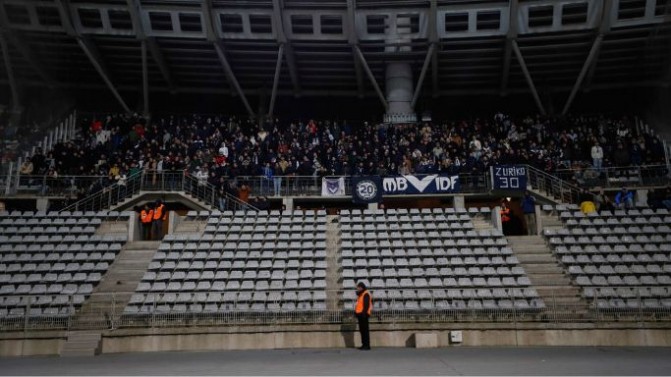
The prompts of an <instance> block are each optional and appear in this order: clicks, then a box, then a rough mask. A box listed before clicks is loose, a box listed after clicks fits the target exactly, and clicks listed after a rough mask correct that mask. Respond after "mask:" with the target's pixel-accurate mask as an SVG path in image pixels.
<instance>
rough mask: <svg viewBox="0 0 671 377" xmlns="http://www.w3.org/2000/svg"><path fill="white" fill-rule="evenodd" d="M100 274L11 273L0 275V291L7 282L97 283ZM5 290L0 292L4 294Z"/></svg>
mask: <svg viewBox="0 0 671 377" xmlns="http://www.w3.org/2000/svg"><path fill="white" fill-rule="evenodd" d="M101 277H102V275H101V274H100V272H89V273H87V272H74V273H70V272H65V273H59V274H57V273H51V272H49V273H45V274H40V273H35V274H28V275H27V274H13V275H7V274H2V275H0V284H2V285H0V292H3V289H4V288H6V287H7V286H8V284H24V283H29V284H31V283H32V284H36V283H56V282H58V283H69V282H74V283H77V282H91V283H97V282H99V281H100V279H101ZM6 293H7V292H4V293H0V294H6Z"/></svg>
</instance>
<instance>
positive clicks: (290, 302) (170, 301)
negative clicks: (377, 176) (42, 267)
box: [124, 211, 327, 315]
mask: <svg viewBox="0 0 671 377" xmlns="http://www.w3.org/2000/svg"><path fill="white" fill-rule="evenodd" d="M208 215H209V214H208ZM206 221H207V227H206V228H205V230H204V234H203V235H202V236H201V235H175V236H171V235H169V236H167V237H166V238H165V239H164V241H163V242H162V243H161V245H160V246H159V249H158V251H157V252H156V254H155V255H154V258H153V260H152V262H151V264H150V266H149V269H148V271H147V272H146V273H145V275H144V277H143V278H142V281H141V282H140V284H139V285H138V287H137V289H136V293H135V294H134V295H133V296H132V298H131V300H130V302H129V305H128V306H127V307H126V308H125V310H124V314H125V315H144V314H166V313H173V314H179V313H194V314H199V313H218V312H220V313H226V312H245V313H250V312H253V313H264V312H280V311H281V312H305V311H325V310H326V309H327V307H326V299H327V297H326V268H327V262H326V250H325V249H326V244H325V223H326V215H325V212H324V211H318V212H316V211H295V212H293V213H291V214H289V215H287V214H283V215H282V216H280V213H279V212H277V211H272V212H270V213H269V214H268V213H258V214H257V213H256V212H249V211H236V212H235V213H233V212H231V211H227V212H224V213H218V214H217V213H212V214H211V215H209V216H207V218H206Z"/></svg>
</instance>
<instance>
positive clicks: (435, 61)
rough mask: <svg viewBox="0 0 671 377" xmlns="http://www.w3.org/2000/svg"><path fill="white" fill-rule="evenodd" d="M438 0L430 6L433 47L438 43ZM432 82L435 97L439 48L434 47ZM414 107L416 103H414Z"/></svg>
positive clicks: (430, 34)
mask: <svg viewBox="0 0 671 377" xmlns="http://www.w3.org/2000/svg"><path fill="white" fill-rule="evenodd" d="M437 23H438V0H431V2H430V7H429V42H430V43H431V45H432V47H434V46H435V45H437V44H438V26H436V25H437ZM431 80H432V81H431V84H432V86H433V88H432V89H433V97H434V98H436V97H438V92H439V90H440V88H439V87H438V49H437V48H434V49H433V53H432V56H431ZM413 108H414V105H413Z"/></svg>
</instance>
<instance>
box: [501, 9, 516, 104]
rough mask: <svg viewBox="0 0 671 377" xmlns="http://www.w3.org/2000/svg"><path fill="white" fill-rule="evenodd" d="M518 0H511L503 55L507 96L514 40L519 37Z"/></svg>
mask: <svg viewBox="0 0 671 377" xmlns="http://www.w3.org/2000/svg"><path fill="white" fill-rule="evenodd" d="M518 5H519V2H518V0H510V5H509V6H508V8H509V10H510V14H509V15H508V17H509V22H508V33H507V34H506V47H505V51H504V55H503V72H502V73H501V95H502V96H505V95H506V92H507V91H508V78H509V77H510V61H511V60H512V57H513V40H516V39H517V12H518V9H519V8H518Z"/></svg>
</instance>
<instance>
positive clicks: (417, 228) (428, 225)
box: [340, 219, 474, 232]
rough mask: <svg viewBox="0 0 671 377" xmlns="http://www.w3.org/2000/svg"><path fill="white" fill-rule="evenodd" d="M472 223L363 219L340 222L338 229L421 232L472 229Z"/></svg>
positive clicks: (345, 230)
mask: <svg viewBox="0 0 671 377" xmlns="http://www.w3.org/2000/svg"><path fill="white" fill-rule="evenodd" d="M473 228H474V225H473V223H472V222H470V221H468V222H456V221H452V222H445V221H443V222H440V221H432V222H419V223H411V224H410V223H385V224H381V223H374V222H373V220H372V219H371V220H368V221H366V220H364V221H363V222H361V223H360V224H342V225H341V226H340V229H341V230H342V231H343V232H352V231H354V232H363V231H366V230H373V229H375V230H376V231H381V232H384V231H391V232H397V231H409V232H423V231H457V230H470V229H473Z"/></svg>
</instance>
